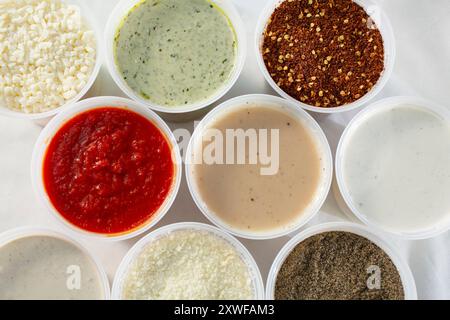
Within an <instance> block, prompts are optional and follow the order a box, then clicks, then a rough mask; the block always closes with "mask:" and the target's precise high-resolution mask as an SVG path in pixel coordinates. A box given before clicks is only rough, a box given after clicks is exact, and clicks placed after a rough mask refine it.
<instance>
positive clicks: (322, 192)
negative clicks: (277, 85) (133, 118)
mask: <svg viewBox="0 0 450 320" xmlns="http://www.w3.org/2000/svg"><path fill="white" fill-rule="evenodd" d="M247 103H251V104H260V105H262V106H273V107H275V108H282V109H283V110H287V111H289V113H290V114H291V115H292V116H294V117H295V118H297V119H298V120H299V121H301V123H303V124H304V125H305V126H306V127H307V128H308V129H309V131H310V133H311V134H312V136H313V138H314V139H315V141H316V146H317V148H318V151H319V154H321V156H322V159H323V163H324V165H323V166H324V168H325V170H324V172H323V175H322V181H321V183H320V187H319V189H318V191H317V195H316V197H315V198H314V200H313V202H312V203H311V205H310V206H309V208H308V210H307V212H305V214H303V215H302V216H301V217H300V218H299V220H298V221H297V222H296V223H295V224H293V227H292V228H288V229H282V230H273V231H271V232H264V233H253V232H245V231H243V230H239V229H236V228H234V227H232V226H230V225H228V224H226V223H225V222H224V221H222V220H221V219H219V218H218V217H217V216H216V215H215V214H214V213H213V212H211V210H210V209H209V208H208V205H207V204H206V203H205V202H204V201H203V200H202V198H201V196H200V193H199V191H198V188H197V186H196V183H195V178H194V177H193V176H192V170H191V166H192V163H191V161H185V171H186V180H187V184H188V187H189V191H190V193H191V195H192V198H193V199H194V202H195V203H196V205H197V207H198V208H199V209H200V211H202V213H203V214H204V215H205V217H206V218H208V219H209V220H210V221H211V222H212V223H214V224H215V225H217V226H218V227H220V228H222V229H224V230H226V231H228V232H230V233H231V234H233V235H235V236H237V237H241V238H246V239H252V240H268V239H274V238H279V237H282V236H285V235H288V234H290V233H292V232H295V231H296V230H298V229H300V228H301V227H302V226H304V225H305V224H306V223H308V222H309V221H310V220H311V219H312V218H313V217H314V216H315V215H316V213H317V212H319V210H320V208H321V207H322V205H323V203H324V202H325V200H326V198H327V195H328V192H329V190H330V186H331V181H332V177H333V156H332V154H331V150H330V145H329V143H328V140H327V138H326V136H325V134H324V132H323V131H322V129H321V127H320V126H319V124H318V123H317V122H316V121H315V120H314V118H313V117H311V116H310V115H309V114H308V113H307V112H306V111H305V110H302V109H301V108H299V107H298V106H297V105H296V104H295V103H294V102H292V101H289V100H286V99H282V98H279V97H275V96H271V95H264V94H253V95H245V96H240V97H236V98H233V99H231V100H228V101H226V102H224V103H222V104H221V105H219V106H217V107H216V108H214V110H213V111H211V112H210V113H208V114H207V115H206V117H205V118H204V119H203V120H202V121H201V122H200V123H199V124H198V125H197V127H196V129H195V131H194V134H193V135H192V138H191V141H190V143H189V146H188V149H187V152H186V155H187V157H192V155H193V152H194V151H195V150H193V148H194V147H193V144H194V141H196V140H197V141H198V140H199V139H201V137H202V133H203V131H204V129H205V128H208V126H209V125H210V124H211V123H212V122H214V121H215V119H216V118H218V117H220V116H221V115H222V114H224V113H226V112H228V111H229V110H231V109H234V108H239V107H242V106H245V104H247Z"/></svg>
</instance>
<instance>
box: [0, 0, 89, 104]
mask: <svg viewBox="0 0 450 320" xmlns="http://www.w3.org/2000/svg"><path fill="white" fill-rule="evenodd" d="M95 60H96V41H95V36H94V32H93V31H92V30H89V29H88V28H87V26H86V25H85V24H84V22H83V19H82V17H81V14H80V9H79V8H78V7H76V6H73V5H68V4H65V3H63V2H61V1H60V0H6V1H1V2H0V104H1V105H3V106H6V107H8V108H9V109H12V110H15V111H20V112H24V113H40V112H45V111H49V110H52V109H55V108H57V107H60V106H62V105H64V104H65V103H66V102H67V101H69V100H71V99H73V98H74V97H75V96H76V95H77V94H78V93H79V92H80V91H81V90H82V89H83V87H84V86H85V85H86V83H87V82H88V80H89V77H90V75H91V73H92V71H93V69H94V66H95Z"/></svg>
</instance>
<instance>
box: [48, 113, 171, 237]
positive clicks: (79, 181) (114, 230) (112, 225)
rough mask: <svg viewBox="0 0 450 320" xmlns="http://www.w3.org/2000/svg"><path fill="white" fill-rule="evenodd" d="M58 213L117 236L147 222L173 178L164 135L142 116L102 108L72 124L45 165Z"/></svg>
mask: <svg viewBox="0 0 450 320" xmlns="http://www.w3.org/2000/svg"><path fill="white" fill-rule="evenodd" d="M43 175H44V185H45V189H46V191H47V194H48V196H49V198H50V200H51V202H52V204H53V206H54V207H55V208H56V210H57V211H58V212H59V213H60V214H61V215H62V216H63V217H64V218H65V219H66V220H68V221H69V222H70V223H72V224H74V225H75V226H77V227H79V228H81V229H84V230H87V231H91V232H96V233H104V234H118V233H123V232H127V231H131V230H133V229H135V228H138V227H139V226H141V225H142V224H144V223H146V222H147V221H148V220H149V219H150V218H151V217H152V216H153V214H154V213H155V212H156V211H157V210H158V209H159V207H160V206H161V205H162V203H163V202H164V200H165V199H166V197H167V195H168V193H169V191H170V188H171V186H172V182H173V178H174V164H173V162H172V153H171V148H170V146H169V144H168V141H167V140H166V137H165V136H164V134H163V133H162V132H161V131H160V130H159V129H158V128H157V127H156V126H155V125H154V124H153V123H151V122H150V121H149V120H147V119H146V118H144V117H143V116H141V115H139V114H137V113H135V112H132V111H128V110H125V109H119V108H108V107H105V108H99V109H94V110H90V111H87V112H84V113H82V114H79V115H77V116H76V117H74V118H73V119H71V120H70V121H68V122H67V123H66V124H65V125H64V126H63V127H62V128H61V129H60V130H59V131H58V132H57V133H56V134H55V136H54V138H53V139H52V141H51V143H50V145H49V147H48V149H47V154H46V156H45V160H44V166H43Z"/></svg>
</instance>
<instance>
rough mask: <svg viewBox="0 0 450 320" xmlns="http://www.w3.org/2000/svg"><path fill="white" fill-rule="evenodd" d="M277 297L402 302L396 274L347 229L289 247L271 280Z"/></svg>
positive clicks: (380, 253)
mask: <svg viewBox="0 0 450 320" xmlns="http://www.w3.org/2000/svg"><path fill="white" fill-rule="evenodd" d="M275 299H276V300H403V299H404V291H403V285H402V282H401V278H400V275H399V273H398V271H397V269H396V267H395V265H394V264H393V262H392V261H391V259H390V258H389V256H388V255H387V254H386V253H385V252H384V251H383V250H382V249H380V248H379V247H378V246H377V245H375V244H374V243H372V242H371V241H369V240H367V239H366V238H363V237H361V236H358V235H356V234H353V233H348V232H326V233H322V234H318V235H315V236H312V237H310V238H308V239H306V240H304V241H303V242H301V243H300V244H298V245H297V247H295V248H294V250H292V252H291V253H290V254H289V256H288V257H287V258H286V260H285V261H284V263H283V265H282V266H281V269H280V272H279V273H278V276H277V280H276V284H275Z"/></svg>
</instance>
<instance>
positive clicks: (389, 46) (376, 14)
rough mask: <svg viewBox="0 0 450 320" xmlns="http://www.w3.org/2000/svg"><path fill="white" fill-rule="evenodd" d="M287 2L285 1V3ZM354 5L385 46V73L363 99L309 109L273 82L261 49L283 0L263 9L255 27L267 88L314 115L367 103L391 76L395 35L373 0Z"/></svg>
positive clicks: (275, 0)
mask: <svg viewBox="0 0 450 320" xmlns="http://www.w3.org/2000/svg"><path fill="white" fill-rule="evenodd" d="M286 1H287V0H286ZM353 1H354V2H355V3H357V4H359V5H360V6H361V7H363V8H364V9H365V11H366V12H367V14H368V15H369V16H370V17H371V18H372V19H373V21H374V22H375V23H376V25H377V27H378V28H379V30H380V32H381V35H382V37H383V43H384V72H383V73H382V75H381V77H380V79H379V80H378V82H377V83H376V84H375V86H374V87H373V88H372V89H371V90H370V91H369V92H368V93H367V94H366V95H364V96H362V97H361V98H359V99H358V100H356V101H355V102H353V103H350V104H346V105H343V106H340V107H335V108H321V107H316V106H311V105H309V104H306V103H303V102H301V101H298V100H296V99H295V98H293V97H291V96H290V95H289V94H287V93H286V92H284V91H283V90H282V89H281V88H280V87H279V86H278V85H277V84H276V83H275V81H274V80H273V79H272V77H271V76H270V74H269V71H268V70H267V67H266V65H265V63H264V59H263V55H262V50H261V46H262V43H263V40H264V31H265V30H266V27H267V24H268V21H269V19H270V17H271V16H272V13H273V12H274V10H275V8H276V7H278V5H279V4H280V3H282V2H284V0H271V1H270V3H269V4H268V5H267V6H266V7H265V9H264V10H263V12H262V13H261V15H260V17H259V20H258V24H257V26H256V33H255V54H256V60H257V62H258V65H259V68H260V70H261V72H262V73H263V75H264V77H265V78H266V81H267V82H268V83H269V84H270V86H271V87H272V88H273V89H274V90H275V91H276V92H277V93H278V94H279V95H280V96H282V97H283V98H285V99H288V100H290V101H293V102H295V103H296V104H297V105H298V106H300V107H302V108H304V109H306V110H309V111H313V112H318V113H338V112H344V111H350V110H354V109H357V108H359V107H362V106H363V105H365V104H367V103H368V102H369V101H370V100H372V99H373V98H374V97H375V96H376V95H377V94H378V93H379V92H380V91H381V90H382V89H383V87H384V86H385V85H386V83H387V82H388V80H389V78H390V77H391V74H392V71H393V69H394V62H395V54H396V52H395V38H394V32H393V31H392V26H391V23H390V21H389V19H388V17H387V16H386V14H385V13H384V12H383V10H382V8H381V7H380V6H379V5H377V4H376V3H375V2H373V1H372V0H353Z"/></svg>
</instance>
